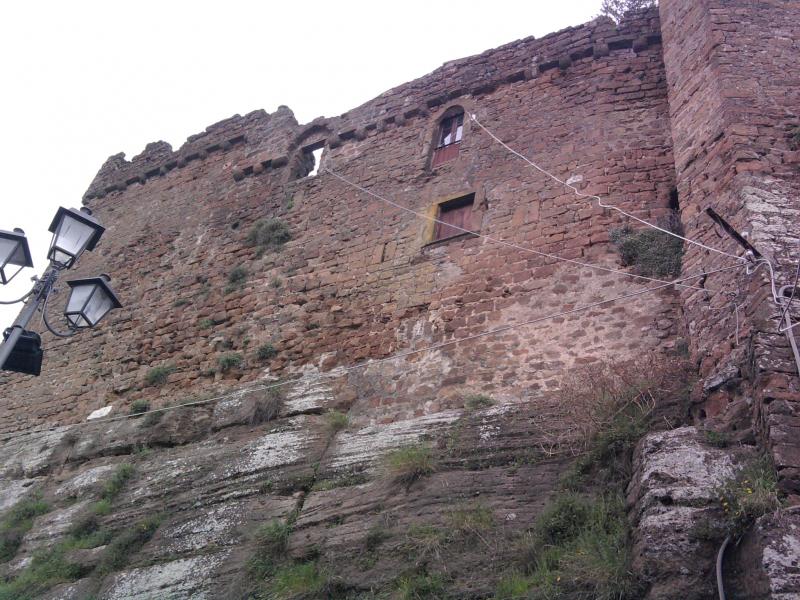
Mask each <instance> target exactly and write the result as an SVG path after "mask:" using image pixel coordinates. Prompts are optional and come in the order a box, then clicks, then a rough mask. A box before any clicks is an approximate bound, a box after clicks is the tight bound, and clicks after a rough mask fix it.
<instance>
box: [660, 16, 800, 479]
mask: <svg viewBox="0 0 800 600" xmlns="http://www.w3.org/2000/svg"><path fill="white" fill-rule="evenodd" d="M661 17H662V31H663V36H664V48H665V50H664V59H665V63H666V72H667V80H668V82H669V104H670V113H671V118H672V137H673V140H674V141H675V150H674V151H675V166H676V175H677V182H678V190H679V195H680V198H681V213H682V218H683V222H684V226H685V228H686V231H687V235H688V237H690V238H693V239H697V240H700V241H702V242H704V243H705V244H707V245H709V246H712V247H715V248H719V249H723V250H725V251H727V252H731V253H733V254H737V255H742V254H743V253H744V250H743V249H742V248H741V247H740V246H739V245H737V243H736V242H735V241H733V240H732V239H731V238H730V237H729V236H728V235H727V234H726V233H725V232H724V231H723V230H722V229H721V228H720V227H717V226H715V225H714V223H713V221H712V220H711V219H710V218H709V217H708V216H707V215H706V213H705V212H704V211H705V209H706V208H707V207H711V208H713V209H714V210H715V211H716V212H717V213H718V214H720V215H721V216H722V217H723V218H725V219H726V220H727V221H728V222H729V223H730V224H731V225H732V226H733V227H734V228H735V229H736V230H737V231H738V232H740V233H742V234H743V235H744V236H746V237H747V239H748V241H749V242H750V243H752V244H753V246H754V247H755V248H756V249H757V250H758V251H759V252H760V253H761V254H762V255H764V257H766V258H767V259H769V260H770V261H771V263H772V264H773V266H774V268H775V280H776V285H777V287H778V288H780V287H781V286H783V285H790V284H791V283H792V281H793V279H794V272H795V268H796V264H797V260H798V253H797V247H798V233H797V222H798V221H797V217H798V214H800V213H798V210H800V200H798V198H800V194H798V192H799V191H800V170H798V165H799V164H800V155H799V154H798V151H797V150H798V148H797V145H796V142H794V141H793V139H792V136H793V133H794V132H796V131H798V130H797V128H798V125H800V97H799V96H798V94H800V74H798V72H797V69H796V68H794V65H795V64H796V61H797V52H798V47H797V44H798V42H797V40H798V39H800V28H799V26H798V18H799V17H800V3H797V2H760V3H752V2H744V1H741V2H739V1H725V2H719V1H717V2H715V1H710V0H704V1H701V2H691V3H688V2H678V1H675V0H672V1H669V0H665V1H664V2H662V3H661ZM735 262H736V261H735V260H734V259H730V258H728V257H724V256H719V255H714V254H712V253H710V252H708V251H706V250H702V249H697V248H696V247H688V248H687V253H686V257H685V261H684V269H687V270H688V269H693V268H698V266H699V265H700V264H705V265H711V266H716V267H720V266H724V265H726V264H735ZM768 275H769V271H768V269H767V268H766V267H765V266H764V265H762V266H761V268H760V270H759V272H757V273H756V274H755V275H753V276H748V275H746V274H745V273H743V272H741V271H739V272H727V273H721V274H719V275H716V276H712V277H709V279H708V287H709V288H712V287H713V288H714V289H716V290H723V291H725V292H727V293H716V294H708V295H706V294H703V293H702V292H698V293H694V292H692V293H689V292H686V291H684V292H683V293H682V297H683V304H684V310H685V315H686V321H687V326H688V330H689V338H690V340H691V345H692V351H693V355H694V356H695V357H696V359H697V361H698V364H699V366H700V372H701V376H702V377H703V381H702V382H701V387H702V389H698V398H697V400H698V402H699V404H698V405H697V409H696V413H697V414H698V416H700V417H701V418H702V417H705V416H709V417H714V418H717V419H720V420H722V421H724V422H727V423H728V427H729V428H732V429H734V430H735V429H739V430H740V431H744V432H750V431H751V424H752V426H753V427H754V429H755V430H756V432H757V433H758V434H759V435H760V436H761V437H762V441H763V442H764V443H765V445H766V446H767V447H769V448H770V449H771V450H772V454H773V456H774V457H775V460H776V464H777V466H778V469H779V473H780V474H781V480H782V482H783V485H784V487H785V489H786V490H787V491H790V492H792V493H796V492H797V491H798V489H800V488H798V484H797V481H798V478H797V475H798V474H800V471H798V468H800V453H798V451H797V448H796V442H795V441H794V440H796V439H797V433H798V431H797V428H796V427H797V425H798V423H797V422H796V420H795V417H793V416H792V415H793V414H794V411H795V409H794V406H795V404H796V403H797V402H798V401H800V395H798V392H800V387H798V379H797V366H796V363H795V360H794V356H793V354H792V352H791V349H790V345H789V342H788V340H787V338H786V337H785V335H783V334H780V333H779V332H778V327H779V315H780V312H781V311H780V309H779V308H778V307H776V305H775V303H774V300H773V296H772V290H771V285H770V282H769V281H770V280H769V276H768ZM735 306H739V309H738V344H737V310H736V309H735ZM796 308H797V307H796V306H795V308H794V309H793V310H792V313H791V314H792V315H793V319H794V321H795V322H796V320H797V312H796Z"/></svg>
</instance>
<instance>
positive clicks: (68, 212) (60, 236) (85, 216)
mask: <svg viewBox="0 0 800 600" xmlns="http://www.w3.org/2000/svg"><path fill="white" fill-rule="evenodd" d="M48 231H50V232H51V233H52V234H53V241H51V242H50V251H49V252H48V253H47V258H49V259H50V262H51V263H53V264H54V265H58V266H60V267H62V268H64V269H69V268H70V267H71V266H72V265H73V264H75V261H76V260H78V258H80V256H81V254H83V251H84V250H93V249H94V247H95V245H96V244H97V242H98V241H99V240H100V236H101V235H103V232H104V231H105V228H104V227H103V226H102V225H100V222H99V221H98V220H97V219H95V218H94V217H93V216H92V211H91V210H89V209H88V208H86V207H85V206H84V207H83V208H81V209H80V210H75V209H74V208H70V209H66V208H64V207H63V206H62V207H60V208H59V209H58V212H56V216H55V217H53V222H52V223H50V227H49V228H48Z"/></svg>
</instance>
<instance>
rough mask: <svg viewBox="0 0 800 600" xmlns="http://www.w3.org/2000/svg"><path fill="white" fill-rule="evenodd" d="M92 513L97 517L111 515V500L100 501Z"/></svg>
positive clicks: (93, 507)
mask: <svg viewBox="0 0 800 600" xmlns="http://www.w3.org/2000/svg"><path fill="white" fill-rule="evenodd" d="M92 511H93V512H94V513H95V514H96V515H110V514H111V500H106V499H105V498H103V499H102V500H98V501H97V502H95V503H94V504H93V505H92Z"/></svg>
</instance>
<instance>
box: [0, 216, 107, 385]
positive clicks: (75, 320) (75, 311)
mask: <svg viewBox="0 0 800 600" xmlns="http://www.w3.org/2000/svg"><path fill="white" fill-rule="evenodd" d="M49 230H50V231H51V232H52V233H53V239H52V241H51V242H50V249H49V251H48V253H47V258H48V259H49V260H50V266H49V268H48V269H46V270H45V273H44V275H43V276H42V278H41V279H36V278H35V279H34V281H35V283H34V285H33V289H31V290H30V291H29V292H28V293H27V294H25V295H24V296H23V297H22V298H19V299H17V300H13V301H11V302H0V304H16V303H17V302H26V304H25V307H24V308H23V309H22V311H21V312H20V313H19V316H17V319H16V320H15V321H14V324H13V325H12V326H11V327H9V328H8V329H6V330H5V331H4V332H3V338H4V339H3V342H2V343H0V369H2V370H6V371H16V372H19V373H28V374H31V375H38V374H39V372H40V370H41V365H42V355H43V352H42V349H41V338H40V337H39V335H38V334H36V333H34V332H31V331H26V330H25V327H27V326H28V323H30V321H31V319H32V318H33V317H34V315H35V314H36V312H37V311H40V312H41V313H42V320H43V321H44V324H45V327H47V329H48V330H49V331H50V333H52V334H53V335H56V336H58V337H72V336H73V335H75V334H76V333H78V332H79V331H81V330H83V329H88V328H91V327H94V326H95V325H97V324H98V323H99V322H100V320H101V319H102V318H103V317H104V316H105V315H106V314H108V312H109V311H110V310H112V309H114V308H120V307H121V306H122V304H121V303H120V301H119V299H118V298H117V295H116V294H115V293H114V290H113V289H112V288H111V285H110V284H109V281H110V280H111V278H110V277H109V276H108V275H105V274H103V275H100V276H99V277H90V278H86V279H76V280H73V281H68V282H67V285H68V286H69V287H70V296H69V300H68V301H67V307H66V309H65V311H64V316H65V317H66V319H67V326H68V328H69V330H68V331H67V332H66V333H63V332H60V331H57V330H56V329H55V328H54V327H53V326H52V325H51V324H50V322H49V320H48V318H47V303H48V300H49V299H50V294H51V293H52V292H53V291H54V290H55V283H56V280H57V279H58V276H59V275H60V273H61V271H64V270H66V269H69V268H70V267H72V266H73V265H74V264H75V262H76V261H77V260H78V259H79V258H80V256H81V254H83V252H84V251H85V250H92V249H94V247H95V246H96V245H97V242H98V241H99V240H100V236H102V235H103V232H104V231H105V229H104V228H103V226H102V225H100V222H99V221H98V220H97V219H96V218H95V217H93V216H92V211H90V210H89V209H88V208H81V209H80V210H75V209H74V208H70V209H67V208H64V207H60V208H59V209H58V211H57V212H56V216H55V217H54V218H53V222H52V223H51V224H50V227H49ZM7 265H14V266H18V267H19V269H17V271H15V272H14V274H13V275H11V277H7V274H6V267H7ZM0 266H1V267H2V268H0V277H2V282H3V283H4V284H5V283H7V282H8V281H10V280H11V279H12V278H13V277H14V275H16V274H17V273H18V272H19V271H20V270H21V269H22V268H23V267H32V266H33V263H32V262H31V259H30V250H29V249H28V243H27V241H26V240H25V235H24V233H23V232H22V230H21V229H15V230H14V232H6V231H0Z"/></svg>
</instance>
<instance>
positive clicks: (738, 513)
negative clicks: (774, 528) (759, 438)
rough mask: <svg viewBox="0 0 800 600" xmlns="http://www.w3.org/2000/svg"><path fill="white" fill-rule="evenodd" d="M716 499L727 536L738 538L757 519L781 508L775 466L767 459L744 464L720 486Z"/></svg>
mask: <svg viewBox="0 0 800 600" xmlns="http://www.w3.org/2000/svg"><path fill="white" fill-rule="evenodd" d="M719 497H720V502H721V503H722V508H723V511H724V513H725V516H726V518H727V522H728V533H730V534H731V535H732V536H734V537H739V536H741V535H742V534H743V533H744V532H745V531H747V529H748V528H749V527H750V526H751V525H752V524H753V522H754V521H755V520H756V519H758V517H760V516H762V515H765V514H767V513H770V512H772V511H774V510H776V509H777V508H779V507H780V506H781V501H780V497H779V494H778V476H777V474H776V473H775V467H774V466H773V465H772V463H771V461H770V460H769V458H767V457H766V456H762V457H760V458H758V459H755V460H753V461H751V462H749V463H747V464H746V465H745V466H744V467H743V468H742V470H741V471H739V472H738V473H737V474H736V476H735V477H734V478H733V479H730V480H729V481H727V482H725V484H724V485H722V487H721V488H720V489H719Z"/></svg>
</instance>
